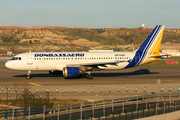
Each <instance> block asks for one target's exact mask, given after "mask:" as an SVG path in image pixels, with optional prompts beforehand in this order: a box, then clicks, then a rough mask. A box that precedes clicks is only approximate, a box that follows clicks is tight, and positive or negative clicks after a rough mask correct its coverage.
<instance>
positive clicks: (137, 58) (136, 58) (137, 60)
mask: <svg viewBox="0 0 180 120" xmlns="http://www.w3.org/2000/svg"><path fill="white" fill-rule="evenodd" d="M139 59H140V55H139V53H136V56H135V63H138V62H139Z"/></svg>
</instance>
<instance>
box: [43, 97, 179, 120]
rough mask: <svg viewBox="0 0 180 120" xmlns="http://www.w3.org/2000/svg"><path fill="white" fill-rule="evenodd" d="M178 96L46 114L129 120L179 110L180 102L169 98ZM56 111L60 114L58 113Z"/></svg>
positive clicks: (120, 101)
mask: <svg viewBox="0 0 180 120" xmlns="http://www.w3.org/2000/svg"><path fill="white" fill-rule="evenodd" d="M179 96H180V94H172V95H171V94H164V95H160V96H159V97H158V95H147V96H137V97H129V98H120V99H112V100H103V101H95V102H87V103H81V104H73V105H67V106H61V107H54V108H48V109H46V112H54V113H55V112H57V113H58V114H60V113H61V112H62V111H67V112H64V114H60V115H57V116H54V118H58V117H59V118H60V120H68V119H70V120H71V119H73V120H76V119H92V118H98V119H99V120H100V119H101V120H105V119H111V120H116V119H121V120H130V119H137V118H143V117H148V116H153V115H159V114H164V113H169V112H172V111H177V110H180V100H171V97H179ZM157 97H158V98H161V100H160V101H157V100H156V101H152V100H151V101H148V99H149V98H157ZM166 97H168V100H164V98H166ZM58 111H61V112H60V113H59V112H58ZM50 119H53V118H52V117H51V118H49V119H48V118H47V120H50Z"/></svg>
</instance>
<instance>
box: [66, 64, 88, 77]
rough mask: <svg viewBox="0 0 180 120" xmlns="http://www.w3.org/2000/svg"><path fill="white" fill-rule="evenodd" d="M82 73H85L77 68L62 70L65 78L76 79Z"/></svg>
mask: <svg viewBox="0 0 180 120" xmlns="http://www.w3.org/2000/svg"><path fill="white" fill-rule="evenodd" d="M83 73H86V71H82V70H81V69H80V68H78V67H65V68H63V76H64V77H65V78H72V77H78V76H80V75H81V74H83Z"/></svg>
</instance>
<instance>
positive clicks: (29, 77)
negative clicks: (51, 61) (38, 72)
mask: <svg viewBox="0 0 180 120" xmlns="http://www.w3.org/2000/svg"><path fill="white" fill-rule="evenodd" d="M26 79H28V80H29V79H31V71H30V70H28V72H27V76H26Z"/></svg>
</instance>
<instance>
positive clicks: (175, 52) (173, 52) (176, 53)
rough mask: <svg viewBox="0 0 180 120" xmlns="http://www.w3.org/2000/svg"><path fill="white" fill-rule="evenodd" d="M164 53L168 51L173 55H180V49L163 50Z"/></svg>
mask: <svg viewBox="0 0 180 120" xmlns="http://www.w3.org/2000/svg"><path fill="white" fill-rule="evenodd" d="M162 53H167V54H168V55H171V56H180V52H179V50H162Z"/></svg>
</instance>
